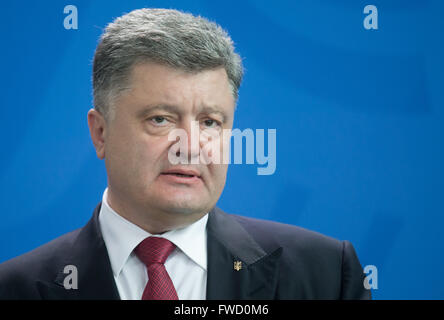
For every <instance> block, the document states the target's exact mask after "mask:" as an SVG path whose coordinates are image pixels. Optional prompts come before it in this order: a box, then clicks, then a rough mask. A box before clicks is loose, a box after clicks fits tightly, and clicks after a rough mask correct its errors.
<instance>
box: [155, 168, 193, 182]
mask: <svg viewBox="0 0 444 320" xmlns="http://www.w3.org/2000/svg"><path fill="white" fill-rule="evenodd" d="M161 176H163V177H165V178H167V179H168V180H169V181H170V182H174V183H185V184H191V183H196V182H198V181H201V180H202V177H201V175H200V173H199V172H198V171H195V170H189V169H182V168H173V169H170V170H167V171H165V172H162V173H161Z"/></svg>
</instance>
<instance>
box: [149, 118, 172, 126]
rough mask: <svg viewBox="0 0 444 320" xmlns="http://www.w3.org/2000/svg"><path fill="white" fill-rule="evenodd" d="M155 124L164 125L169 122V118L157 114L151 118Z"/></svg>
mask: <svg viewBox="0 0 444 320" xmlns="http://www.w3.org/2000/svg"><path fill="white" fill-rule="evenodd" d="M149 120H150V121H151V122H152V123H153V124H154V125H156V126H162V125H165V124H167V121H168V120H167V119H166V118H165V117H162V116H155V117H152V118H150V119H149Z"/></svg>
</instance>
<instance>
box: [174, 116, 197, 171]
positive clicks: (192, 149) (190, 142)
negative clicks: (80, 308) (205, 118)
mask: <svg viewBox="0 0 444 320" xmlns="http://www.w3.org/2000/svg"><path fill="white" fill-rule="evenodd" d="M182 129H183V130H185V132H186V134H187V151H188V154H187V155H183V154H180V153H181V152H183V150H180V149H179V150H178V151H177V154H176V156H177V157H180V158H183V157H187V160H188V163H190V164H198V163H199V156H200V150H201V147H202V145H201V141H200V126H199V121H195V120H187V121H184V123H183V127H182Z"/></svg>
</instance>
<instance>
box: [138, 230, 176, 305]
mask: <svg viewBox="0 0 444 320" xmlns="http://www.w3.org/2000/svg"><path fill="white" fill-rule="evenodd" d="M175 248H176V246H175V245H174V244H173V243H172V242H170V241H169V240H167V239H165V238H159V237H148V238H146V239H145V240H143V241H142V242H141V243H140V244H139V245H138V246H137V247H136V249H134V252H135V253H136V255H137V257H138V258H139V259H140V260H141V261H142V262H143V263H144V264H145V265H146V267H147V272H148V283H147V285H146V287H145V290H144V291H143V295H142V300H179V298H178V297H177V293H176V289H174V285H173V282H172V281H171V278H170V276H169V275H168V272H167V271H166V269H165V266H164V263H165V261H166V259H167V258H168V256H169V255H170V253H171V252H173V250H174V249H175Z"/></svg>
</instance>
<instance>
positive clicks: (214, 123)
mask: <svg viewBox="0 0 444 320" xmlns="http://www.w3.org/2000/svg"><path fill="white" fill-rule="evenodd" d="M203 123H204V125H205V127H207V128H217V127H218V126H220V122H219V121H216V120H213V119H206V120H204V121H203Z"/></svg>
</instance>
